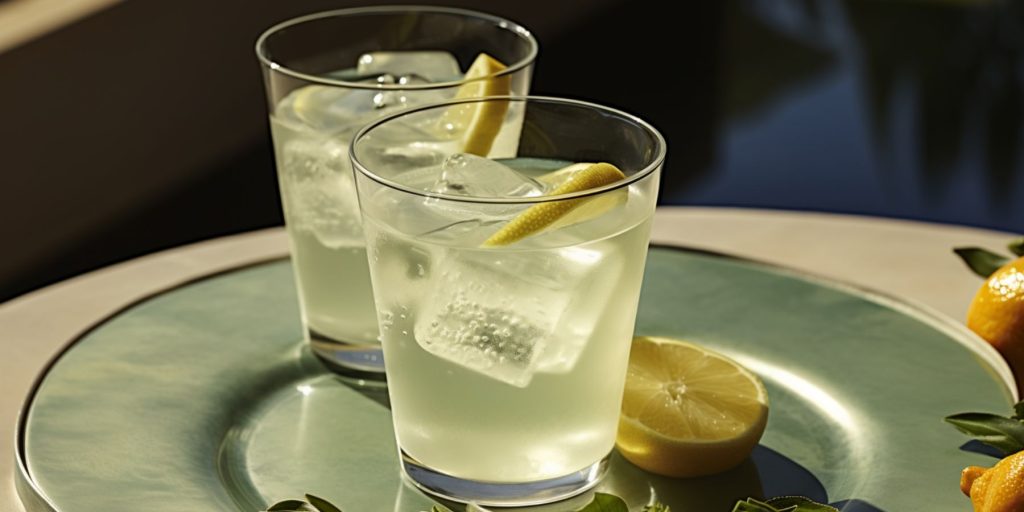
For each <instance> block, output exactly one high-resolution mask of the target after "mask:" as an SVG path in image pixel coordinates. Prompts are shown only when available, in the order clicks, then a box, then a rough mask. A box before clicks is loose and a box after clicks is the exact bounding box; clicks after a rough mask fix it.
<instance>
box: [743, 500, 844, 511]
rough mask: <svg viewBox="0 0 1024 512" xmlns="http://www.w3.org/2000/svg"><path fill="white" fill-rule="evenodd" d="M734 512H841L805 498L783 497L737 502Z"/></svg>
mask: <svg viewBox="0 0 1024 512" xmlns="http://www.w3.org/2000/svg"><path fill="white" fill-rule="evenodd" d="M732 512H839V509H837V508H835V507H833V506H831V505H825V504H823V503H818V502H816V501H814V500H812V499H810V498H806V497H803V496H781V497H778V498H772V499H770V500H768V501H761V500H757V499H754V498H747V499H746V500H741V501H739V502H737V503H736V506H735V507H733V509H732Z"/></svg>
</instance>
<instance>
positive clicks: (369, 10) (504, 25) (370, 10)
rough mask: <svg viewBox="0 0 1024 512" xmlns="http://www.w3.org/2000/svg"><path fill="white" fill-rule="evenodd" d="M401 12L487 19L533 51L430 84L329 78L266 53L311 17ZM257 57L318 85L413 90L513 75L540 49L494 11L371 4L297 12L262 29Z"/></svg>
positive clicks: (273, 67) (525, 31)
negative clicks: (489, 70)
mask: <svg viewBox="0 0 1024 512" xmlns="http://www.w3.org/2000/svg"><path fill="white" fill-rule="evenodd" d="M402 12H420V13H433V14H452V15H458V16H464V17H467V18H476V19H480V20H484V21H488V22H491V23H494V24H495V25H496V26H497V27H499V28H501V29H504V30H508V31H511V32H514V33H515V34H516V35H518V36H520V37H522V38H523V39H526V41H527V42H529V44H530V52H529V54H527V55H526V56H525V57H523V58H522V59H520V60H518V61H516V62H515V63H513V64H510V65H509V66H508V67H506V68H505V69H503V70H501V71H499V72H497V73H493V74H490V75H486V76H482V77H478V78H471V79H468V80H467V79H465V78H463V79H461V80H450V81H447V82H432V83H428V84H411V85H410V84H368V83H363V82H350V81H347V80H339V79H336V78H327V77H324V76H320V75H311V74H309V73H303V72H301V71H296V70H294V69H292V68H290V67H288V66H287V65H285V64H283V63H281V62H278V61H276V60H274V59H273V58H271V57H270V55H269V54H268V53H267V51H266V50H267V40H268V39H270V38H271V37H272V36H274V35H275V34H277V33H278V32H280V31H281V30H284V29H286V28H289V27H293V26H296V25H300V24H303V23H306V22H310V21H316V20H321V19H324V18H336V17H345V16H352V15H363V14H389V13H402ZM255 50H256V58H257V59H259V61H260V63H262V64H263V65H264V66H265V67H266V68H267V69H269V70H271V71H275V72H278V73H281V74H284V75H288V76H290V77H292V78H297V79H300V80H305V81H307V82H310V83H314V84H319V85H328V86H333V87H345V88H349V89H370V90H397V91H412V90H431V89H448V88H451V87H458V86H460V85H463V84H467V83H470V82H476V81H479V80H487V79H490V78H494V77H499V76H505V75H511V74H514V73H516V72H518V71H521V70H523V69H525V68H526V67H528V66H530V65H531V64H533V61H534V60H536V59H537V53H538V51H539V45H538V43H537V39H536V38H535V37H533V33H532V32H530V30H529V29H527V28H526V27H524V26H522V25H520V24H518V23H516V22H514V21H511V20H508V19H505V18H502V17H500V16H495V15H493V14H487V13H483V12H479V11H474V10H471V9H461V8H457V7H441V6H432V5H377V6H370V7H347V8H344V9H332V10H329V11H320V12H315V13H311V14H305V15H302V16H296V17H294V18H290V19H287V20H285V21H282V22H280V23H277V24H275V25H273V26H271V27H270V28H268V29H266V30H264V31H263V33H262V34H260V36H259V37H258V38H257V39H256V48H255Z"/></svg>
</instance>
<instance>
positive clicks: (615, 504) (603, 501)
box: [577, 492, 629, 512]
mask: <svg viewBox="0 0 1024 512" xmlns="http://www.w3.org/2000/svg"><path fill="white" fill-rule="evenodd" d="M577 512H629V507H628V506H626V502H625V501H622V498H620V497H618V496H615V495H614V494H605V493H603V492H595V493H594V499H593V500H591V501H590V503H587V505H586V506H585V507H583V508H581V509H579V510H578V511H577Z"/></svg>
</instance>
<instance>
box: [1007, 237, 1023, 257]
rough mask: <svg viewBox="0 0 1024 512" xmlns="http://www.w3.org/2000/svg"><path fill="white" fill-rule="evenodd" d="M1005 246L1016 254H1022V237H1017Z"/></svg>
mask: <svg viewBox="0 0 1024 512" xmlns="http://www.w3.org/2000/svg"><path fill="white" fill-rule="evenodd" d="M1006 248H1007V249H1009V250H1010V252H1012V253H1014V254H1016V255H1017V256H1024V238H1018V239H1016V240H1014V241H1012V242H1010V244H1009V245H1007V246H1006Z"/></svg>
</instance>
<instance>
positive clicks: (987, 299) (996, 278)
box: [967, 257, 1024, 392]
mask: <svg viewBox="0 0 1024 512" xmlns="http://www.w3.org/2000/svg"><path fill="white" fill-rule="evenodd" d="M967 327H968V328H970V329H971V330H972V331H974V332H975V333H977V334H978V336H981V337H982V338H983V339H984V340H985V341H987V342H989V343H990V344H991V345H992V346H993V347H995V349H996V350H998V351H999V353H1000V354H1002V355H1003V358H1004V359H1006V362H1007V363H1008V364H1009V365H1010V369H1011V370H1013V374H1014V376H1015V377H1016V379H1017V389H1018V390H1020V391H1021V392H1024V257H1022V258H1018V259H1016V260H1014V261H1011V262H1010V263H1007V264H1006V265H1004V266H1003V267H1001V268H1000V269H999V270H996V271H995V273H993V274H992V275H991V276H989V278H988V280H986V281H985V284H984V285H982V287H981V289H980V290H978V293H977V294H975V295H974V300H973V301H971V306H970V308H969V309H968V310H967Z"/></svg>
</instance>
